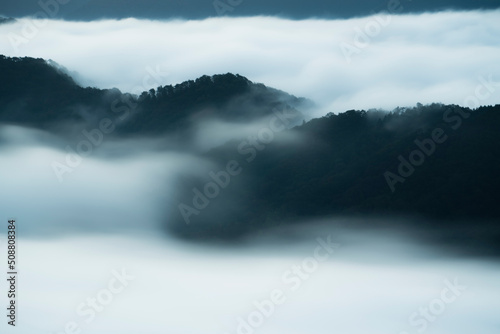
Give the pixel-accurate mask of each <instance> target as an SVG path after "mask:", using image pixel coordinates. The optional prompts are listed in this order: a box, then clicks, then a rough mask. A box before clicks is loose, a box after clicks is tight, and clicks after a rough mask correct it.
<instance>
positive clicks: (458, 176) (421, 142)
mask: <svg viewBox="0 0 500 334" xmlns="http://www.w3.org/2000/svg"><path fill="white" fill-rule="evenodd" d="M499 128H500V105H497V106H490V107H482V108H479V109H478V110H474V111H472V110H469V109H467V108H461V107H459V106H454V105H450V106H446V105H441V104H433V105H430V106H425V107H424V106H419V107H415V108H409V109H397V110H395V111H393V112H391V113H388V114H387V113H382V112H376V111H369V112H365V111H353V110H351V111H347V112H345V113H342V114H339V115H328V116H326V117H323V118H320V119H314V120H312V121H310V122H308V123H307V124H305V125H303V126H300V127H296V128H294V129H293V130H289V131H287V132H283V133H282V134H281V135H282V136H291V135H293V136H295V137H296V138H298V139H299V140H297V141H291V142H289V143H288V142H287V141H280V140H279V137H277V138H278V139H276V140H275V141H274V142H272V143H270V144H268V145H266V147H265V149H263V150H262V151H258V154H257V156H256V157H255V159H254V160H252V161H251V162H248V161H247V158H248V155H244V154H241V152H238V145H240V144H241V141H235V142H232V143H229V144H227V145H226V146H224V147H221V148H218V149H216V150H213V151H212V152H211V153H210V154H209V155H208V157H209V158H210V159H212V160H213V161H216V162H217V164H218V168H219V169H218V171H221V170H224V168H225V167H224V166H225V165H226V164H227V162H228V161H231V160H234V161H237V162H238V163H239V166H241V168H242V172H241V174H239V175H237V176H235V177H232V179H231V182H230V184H229V186H227V187H226V188H225V189H221V191H220V194H219V195H218V196H217V197H216V198H214V199H211V200H209V204H208V205H207V207H206V208H203V209H201V210H197V211H199V212H198V213H196V214H195V213H193V212H191V213H193V214H191V215H189V214H186V212H187V211H184V216H189V220H190V224H189V225H188V224H186V222H185V219H184V217H183V215H182V212H181V211H180V209H179V208H178V207H175V208H173V209H172V212H174V213H173V214H172V217H171V218H170V228H172V229H173V230H174V231H175V232H177V233H179V234H180V235H184V236H186V237H200V238H206V237H234V236H237V235H241V234H244V233H246V232H251V231H256V230H259V229H262V228H267V227H271V226H275V225H281V224H286V223H290V222H293V221H294V220H295V219H298V218H301V219H303V218H308V217H315V216H321V215H330V214H349V215H353V214H354V215H358V214H370V215H374V214H375V215H385V216H387V215H406V216H408V215H417V216H422V217H428V218H436V219H440V220H442V222H445V221H447V220H454V221H457V220H462V219H463V220H473V221H477V224H481V221H484V222H487V221H492V220H497V221H499V220H500V206H499V205H498V201H499V200H500V195H499V194H498V189H500V177H499V175H498V171H499V167H500V131H499ZM438 134H439V136H437V135H438ZM434 139H437V140H438V142H436V141H434ZM242 140H243V139H242ZM431 141H432V143H431ZM417 143H418V144H417ZM418 152H420V153H418ZM412 162H413V163H415V164H416V165H413V163H412ZM401 165H402V167H401ZM395 180H396V181H395ZM210 181H213V180H212V179H211V178H210V177H209V175H208V174H207V177H206V178H204V179H202V180H193V179H189V178H185V179H184V180H183V181H182V182H181V187H180V188H181V189H183V190H184V192H183V193H180V194H179V197H178V201H177V203H184V204H186V205H189V206H191V207H193V208H194V204H193V199H194V195H195V194H194V192H193V191H192V189H193V188H195V187H196V188H197V189H199V190H200V192H201V193H202V194H203V189H204V188H203V187H204V186H205V185H206V184H207V183H208V182H210ZM198 201H199V203H202V201H200V199H198ZM195 209H196V208H195Z"/></svg>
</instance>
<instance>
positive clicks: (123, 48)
mask: <svg viewBox="0 0 500 334" xmlns="http://www.w3.org/2000/svg"><path fill="white" fill-rule="evenodd" d="M499 18H500V11H499V10H493V11H469V12H440V13H432V14H431V13H428V14H419V15H415V14H413V15H390V16H389V15H386V14H380V13H379V14H376V15H373V16H370V17H364V18H355V19H347V20H314V19H309V20H301V21H294V20H287V19H281V18H272V17H249V18H211V19H205V20H198V21H184V20H170V21H149V20H138V19H124V20H102V21H94V22H66V21H60V20H49V21H39V20H32V19H30V18H25V19H20V20H18V22H17V23H14V24H5V25H1V26H0V53H2V54H5V55H7V56H31V57H41V58H45V59H53V60H54V61H56V62H58V63H59V64H61V65H63V66H65V67H66V68H67V69H68V70H69V71H76V72H77V74H76V75H75V76H76V78H77V79H78V80H79V81H80V83H81V84H82V85H84V86H85V85H91V86H97V87H100V88H110V87H117V88H119V89H121V90H123V91H127V92H133V93H140V92H141V91H142V90H145V89H149V88H153V87H156V86H159V85H165V84H176V83H179V82H182V81H185V80H188V79H192V78H196V77H200V76H202V75H204V74H215V73H227V72H232V73H239V74H241V75H243V76H246V77H247V78H249V79H250V80H252V81H254V82H262V83H265V84H266V85H268V86H272V87H276V88H279V89H282V90H285V91H287V92H289V93H291V94H294V95H296V96H304V97H307V98H311V99H313V100H314V101H315V102H317V103H318V104H319V105H320V107H321V108H319V110H318V112H317V115H315V116H318V115H320V114H325V113H326V112H330V111H332V112H343V111H345V110H348V109H363V108H365V109H367V108H373V107H380V108H386V109H392V108H394V107H396V106H409V105H415V103H417V102H421V103H424V104H425V103H432V102H442V103H453V104H459V105H468V106H470V107H474V104H476V103H479V104H481V105H488V104H496V103H499V102H500V97H499V96H500V95H499V94H498V92H496V94H495V92H494V89H493V90H492V89H489V90H484V89H480V90H479V91H478V89H477V87H478V86H479V85H481V84H484V82H489V84H490V86H489V87H490V88H491V87H492V86H493V84H494V83H497V86H498V82H499V81H500V67H499V65H498V59H499V58H500V47H499V45H498V43H497V41H498V39H497V36H499V35H500V23H499V22H500V20H499ZM478 22H480V23H481V24H478ZM470 97H472V99H468V98H470ZM474 98H477V100H475V99H474Z"/></svg>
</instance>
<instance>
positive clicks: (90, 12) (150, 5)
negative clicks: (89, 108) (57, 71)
mask: <svg viewBox="0 0 500 334" xmlns="http://www.w3.org/2000/svg"><path fill="white" fill-rule="evenodd" d="M54 1H55V0H41V1H40V3H42V4H46V5H47V6H46V8H50V11H54V9H53V8H54V6H53V5H49V3H54ZM216 1H219V0H216ZM391 1H397V0H358V1H339V0H333V1H332V0H327V1H325V0H308V1H300V0H273V1H268V0H220V2H217V3H218V4H219V6H218V7H219V8H222V7H223V5H222V6H221V5H220V4H221V3H225V4H226V5H227V4H230V7H232V8H231V9H229V8H226V10H225V11H224V10H219V11H217V10H216V9H215V7H216V6H214V0H64V1H63V0H59V2H61V3H64V4H63V5H60V6H58V7H59V8H58V10H57V11H54V14H55V15H54V16H53V17H55V18H64V19H69V20H95V19H100V18H126V17H136V18H153V19H165V18H172V17H182V18H186V19H201V18H207V17H214V16H218V15H219V14H221V13H222V11H224V14H225V15H231V16H255V15H271V16H277V15H279V16H284V17H287V18H293V19H303V18H311V17H322V18H339V17H342V18H346V17H353V16H360V15H369V14H371V13H372V12H378V11H380V10H383V9H387V7H388V5H389V3H390V2H391ZM400 1H401V4H402V5H403V11H404V12H405V13H410V12H411V13H414V12H422V11H435V10H443V9H487V8H490V9H491V8H498V7H500V2H499V1H498V0H400ZM66 2H67V3H66ZM42 7H43V6H42V5H40V4H39V1H37V0H17V1H2V2H1V3H0V15H5V16H12V17H23V16H30V15H34V14H35V13H37V12H39V11H40V10H42V9H43V8H42Z"/></svg>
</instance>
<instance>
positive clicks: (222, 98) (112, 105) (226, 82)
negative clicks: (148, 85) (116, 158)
mask: <svg viewBox="0 0 500 334" xmlns="http://www.w3.org/2000/svg"><path fill="white" fill-rule="evenodd" d="M0 73H1V74H2V76H1V77H0V122H4V123H11V124H18V125H26V126H31V127H36V128H42V129H50V130H51V131H59V130H58V129H61V126H59V125H60V124H61V123H68V122H69V123H72V124H73V125H74V124H80V125H81V127H82V128H83V127H85V126H87V127H92V126H97V125H98V124H97V123H98V122H99V120H100V119H102V118H103V117H109V118H111V119H120V122H119V124H117V129H116V131H114V133H113V135H115V136H131V135H133V136H136V135H139V136H159V135H162V134H167V133H172V132H174V131H179V130H183V131H185V130H186V129H187V128H189V127H190V126H191V123H192V122H191V121H190V120H191V119H192V118H193V116H195V115H198V114H199V113H200V112H202V111H204V113H203V114H204V117H205V118H207V119H217V120H221V121H227V122H243V123H244V122H249V121H253V120H256V119H259V118H261V117H263V116H265V115H266V114H271V113H272V110H273V109H274V108H275V107H276V106H278V105H283V104H285V105H288V106H290V107H292V108H297V107H301V106H306V105H308V104H310V101H307V100H305V99H300V98H296V97H294V96H291V95H289V94H287V93H285V92H282V91H279V90H276V89H272V88H269V87H266V86H264V85H262V84H255V83H252V82H251V81H250V80H248V79H246V78H244V77H242V76H240V75H237V74H236V75H235V74H230V73H228V74H222V75H214V76H203V77H201V78H198V79H196V80H190V81H186V82H183V83H180V84H177V85H169V86H164V87H158V88H156V89H151V90H149V91H148V92H143V93H142V94H141V95H140V96H138V97H137V96H133V95H130V94H126V93H121V92H120V91H119V90H117V89H97V88H90V87H87V88H83V87H80V86H79V85H78V84H77V83H76V82H75V81H74V80H73V79H72V78H71V77H70V76H69V75H68V74H67V73H68V71H67V70H65V69H64V68H62V67H61V66H59V65H57V64H56V63H54V62H52V61H46V60H43V59H34V58H28V57H27V58H8V57H5V56H0ZM207 111H209V112H207ZM198 119H199V117H198Z"/></svg>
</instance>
